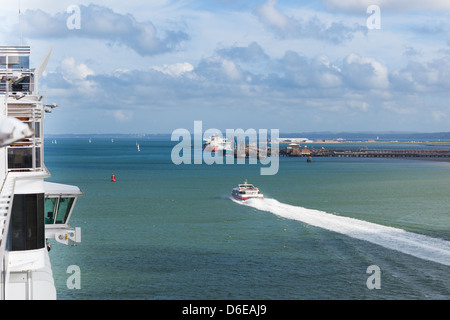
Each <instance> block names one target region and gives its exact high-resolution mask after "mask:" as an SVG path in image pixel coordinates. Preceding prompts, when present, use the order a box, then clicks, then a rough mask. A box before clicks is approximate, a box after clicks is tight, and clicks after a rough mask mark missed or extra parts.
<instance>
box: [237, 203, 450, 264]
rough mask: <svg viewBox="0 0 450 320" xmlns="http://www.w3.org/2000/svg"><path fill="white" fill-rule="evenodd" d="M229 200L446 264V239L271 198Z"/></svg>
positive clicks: (449, 249)
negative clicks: (297, 205)
mask: <svg viewBox="0 0 450 320" xmlns="http://www.w3.org/2000/svg"><path fill="white" fill-rule="evenodd" d="M232 200H233V201H235V202H236V203H239V204H242V205H246V206H250V207H253V208H256V209H258V210H262V211H268V212H271V213H273V214H275V215H277V216H280V217H283V218H287V219H292V220H297V221H301V222H304V223H307V224H309V225H312V226H315V227H319V228H322V229H327V230H330V231H334V232H338V233H341V234H344V235H347V236H349V237H352V238H356V239H360V240H365V241H369V242H371V243H374V244H377V245H380V246H383V247H385V248H388V249H392V250H397V251H400V252H402V253H405V254H409V255H412V256H415V257H417V258H421V259H425V260H429V261H434V262H437V263H440V264H444V265H447V266H450V242H449V241H446V240H442V239H437V238H432V237H428V236H424V235H421V234H417V233H412V232H407V231H405V230H402V229H398V228H393V227H387V226H383V225H379V224H376V223H372V222H367V221H363V220H358V219H354V218H348V217H342V216H337V215H334V214H330V213H326V212H324V211H320V210H313V209H307V208H302V207H296V206H292V205H289V204H284V203H280V202H278V201H277V200H275V199H264V200H261V199H249V200H247V201H237V200H234V199H232Z"/></svg>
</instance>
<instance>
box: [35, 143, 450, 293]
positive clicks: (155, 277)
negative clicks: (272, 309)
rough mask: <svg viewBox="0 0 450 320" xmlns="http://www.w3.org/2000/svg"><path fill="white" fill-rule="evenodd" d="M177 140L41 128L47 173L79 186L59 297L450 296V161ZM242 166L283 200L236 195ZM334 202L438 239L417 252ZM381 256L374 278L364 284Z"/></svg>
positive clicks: (58, 267)
mask: <svg viewBox="0 0 450 320" xmlns="http://www.w3.org/2000/svg"><path fill="white" fill-rule="evenodd" d="M136 142H138V143H139V145H140V149H141V151H140V152H138V151H137V148H136ZM174 145H175V143H174V142H171V141H164V140H152V139H144V138H140V139H138V140H136V139H131V138H115V139H114V142H111V139H100V138H99V139H93V140H92V142H91V143H89V142H88V140H87V139H85V138H73V139H72V138H70V139H69V138H65V139H58V140H57V144H52V143H51V141H50V140H48V141H46V146H45V159H44V160H45V164H46V166H47V168H48V169H49V171H50V172H51V174H52V177H51V178H50V179H49V180H50V181H54V182H60V183H66V184H73V185H77V186H79V187H80V188H81V189H82V191H83V192H84V195H83V196H82V197H80V198H79V199H78V202H77V205H76V207H75V211H74V213H73V217H72V219H71V221H70V224H71V226H72V227H76V226H78V227H81V229H82V241H81V243H79V244H77V245H76V246H74V247H72V246H69V247H66V246H64V245H62V244H59V243H56V242H54V241H52V250H51V251H50V259H51V263H52V267H53V273H54V278H55V284H56V287H57V291H58V298H59V299H74V300H90V299H130V300H132V299H149V300H160V299H163V300H175V299H176V300H180V299H181V300H184V299H190V300H191V299H194V300H195V299H212V300H216V299H258V300H260V299H276V300H279V299H282V300H299V299H333V300H334V299H449V298H450V278H449V276H448V274H449V272H450V267H449V265H447V264H446V263H445V262H446V260H445V254H449V252H450V247H449V245H448V243H449V242H450V197H449V194H450V163H448V162H437V161H418V160H402V159H367V158H364V159H358V158H316V159H314V161H313V162H312V163H307V162H306V161H305V158H283V157H281V158H280V168H279V171H278V173H277V174H276V175H272V176H262V175H260V165H259V164H256V165H249V164H246V165H238V164H234V165H217V164H216V165H206V164H202V165H194V164H192V165H183V164H182V165H178V166H177V165H175V164H173V163H172V161H171V158H170V154H171V150H172V148H173V146H174ZM113 173H114V174H115V176H116V179H117V182H115V183H112V182H110V178H111V174H113ZM244 179H247V180H248V182H250V183H253V184H255V185H256V186H258V187H259V188H260V190H261V191H262V192H263V193H264V195H265V197H266V199H265V200H263V201H266V200H267V203H272V205H273V206H272V209H273V208H275V209H276V210H272V209H271V208H269V207H268V206H267V207H264V206H263V207H261V208H257V206H252V205H242V204H239V203H236V202H235V201H232V200H231V199H230V192H231V189H232V188H233V187H235V186H236V185H237V184H238V183H242V182H243V181H244ZM287 205H289V206H287ZM306 209H314V210H317V212H319V213H320V215H322V214H323V215H324V218H323V219H325V220H323V221H322V222H323V223H324V226H325V227H318V226H314V225H311V224H309V223H306V222H304V221H301V219H302V217H301V215H302V212H303V211H305V210H306ZM274 212H280V213H281V214H274ZM320 215H318V216H317V219H319V216H320ZM330 215H331V216H330ZM332 216H333V217H334V216H339V217H349V218H354V219H356V220H355V223H356V222H357V221H366V222H371V223H374V224H375V225H377V226H378V225H380V226H388V227H393V228H395V229H401V230H404V231H406V232H410V233H412V234H413V240H414V241H416V238H415V235H419V237H417V238H418V239H419V240H417V241H418V242H419V243H420V236H426V237H427V239H437V240H436V244H434V243H432V244H431V245H427V247H425V246H424V247H422V246H421V247H420V250H419V251H423V254H422V255H421V256H420V257H417V256H414V255H411V254H409V253H405V252H403V251H402V250H399V249H398V248H397V249H396V247H395V244H396V243H395V241H390V242H389V241H388V244H386V245H380V244H376V243H372V242H370V241H366V240H364V239H358V238H355V237H352V236H349V234H350V235H351V234H352V232H356V231H355V230H356V229H355V226H356V224H352V223H351V222H346V223H345V224H343V225H337V224H335V222H334V220H332V219H329V218H331V217H332ZM327 219H329V220H327ZM328 226H330V227H333V228H334V229H335V231H331V230H329V229H328ZM376 236H379V237H381V238H383V237H384V238H386V236H385V235H383V234H382V232H380V234H376ZM439 250H440V251H439ZM432 252H443V254H442V256H443V258H442V261H437V262H436V261H431V260H430V259H428V258H427V257H428V253H432ZM439 259H440V258H439ZM439 259H438V260H439ZM71 265H76V266H78V267H79V268H80V279H81V288H80V289H69V288H68V287H67V284H66V281H67V279H68V278H69V276H70V274H69V273H67V272H66V271H67V268H68V267H69V266H71ZM373 265H376V266H378V267H379V269H380V277H379V278H380V281H381V287H380V288H379V289H369V288H368V286H367V281H368V278H369V277H370V276H371V274H370V273H368V272H367V268H368V267H369V266H373Z"/></svg>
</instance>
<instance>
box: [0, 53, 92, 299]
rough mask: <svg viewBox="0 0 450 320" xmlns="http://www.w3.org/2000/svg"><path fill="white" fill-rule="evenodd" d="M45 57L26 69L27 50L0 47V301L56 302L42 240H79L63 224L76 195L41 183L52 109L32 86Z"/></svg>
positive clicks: (70, 188)
mask: <svg viewBox="0 0 450 320" xmlns="http://www.w3.org/2000/svg"><path fill="white" fill-rule="evenodd" d="M50 53H51V50H49V52H48V53H47V55H46V56H45V58H44V59H43V60H42V62H41V64H40V65H39V66H38V68H36V69H32V68H30V66H29V61H30V47H28V46H17V47H13V46H0V127H1V130H0V131H1V132H5V133H6V134H5V135H1V136H0V140H1V141H2V143H1V148H0V159H3V160H2V161H0V186H1V190H0V203H1V205H0V271H1V273H0V274H1V279H0V299H2V300H54V299H56V287H55V284H54V279H53V272H52V267H51V263H50V256H49V251H50V243H49V242H48V240H50V239H52V240H55V241H56V242H58V243H62V244H65V245H68V244H69V243H75V242H80V241H81V229H80V228H72V227H70V225H69V220H70V218H71V215H72V212H73V209H74V206H75V203H76V200H77V198H78V197H79V196H81V195H82V194H83V193H82V191H81V190H80V189H79V188H78V187H76V186H71V185H65V184H59V183H51V182H46V181H44V179H46V178H49V177H50V172H49V171H48V170H47V167H46V166H45V164H44V159H45V157H44V118H45V113H51V109H52V108H54V107H56V105H44V104H43V103H42V102H41V101H42V96H41V94H40V92H39V91H38V82H39V77H40V76H41V75H42V73H43V72H44V70H45V67H46V65H47V62H48V59H49V57H50ZM11 124H12V125H11ZM20 126H24V128H23V129H20V130H17V129H19V128H20ZM7 131H10V134H7ZM5 138H6V139H5ZM52 143H54V144H56V143H57V142H56V140H54V141H52ZM53 258H57V256H54V257H53Z"/></svg>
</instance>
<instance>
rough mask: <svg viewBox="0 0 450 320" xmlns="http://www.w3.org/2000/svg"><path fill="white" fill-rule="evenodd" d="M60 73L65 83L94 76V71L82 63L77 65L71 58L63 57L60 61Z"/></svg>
mask: <svg viewBox="0 0 450 320" xmlns="http://www.w3.org/2000/svg"><path fill="white" fill-rule="evenodd" d="M61 73H62V75H63V77H64V79H66V80H67V81H72V80H83V79H86V77H87V76H91V75H94V71H92V70H91V69H90V68H89V67H88V66H87V65H85V64H84V63H79V64H77V63H76V62H75V58H73V57H65V58H64V59H63V60H62V61H61Z"/></svg>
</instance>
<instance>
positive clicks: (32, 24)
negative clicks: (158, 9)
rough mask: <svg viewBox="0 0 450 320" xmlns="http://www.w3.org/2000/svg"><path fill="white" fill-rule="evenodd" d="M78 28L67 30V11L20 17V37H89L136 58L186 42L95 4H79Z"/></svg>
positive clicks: (181, 35) (32, 12)
mask: <svg viewBox="0 0 450 320" xmlns="http://www.w3.org/2000/svg"><path fill="white" fill-rule="evenodd" d="M79 8H80V17H81V24H80V28H79V29H73V30H72V29H69V28H67V25H66V21H67V19H68V18H69V17H70V14H68V13H67V12H65V11H63V12H58V13H56V14H55V15H51V14H49V13H47V12H45V11H43V10H40V9H37V10H26V11H25V13H24V14H23V19H22V20H23V30H24V35H25V36H26V37H28V38H32V39H36V38H37V39H60V38H70V37H75V38H77V37H78V38H89V39H100V40H104V41H108V42H110V43H116V44H119V45H123V46H127V47H129V48H131V49H133V50H134V51H135V52H137V53H138V54H140V55H143V56H150V55H156V54H161V53H166V52H171V51H174V50H176V49H177V47H178V46H179V45H180V43H181V42H183V41H185V40H187V39H188V35H187V34H186V33H185V32H183V31H173V30H166V31H165V32H164V33H163V35H161V34H158V31H157V29H156V27H155V26H154V25H153V23H152V22H150V21H144V22H139V21H137V20H136V19H135V17H134V16H133V15H131V14H119V13H117V12H114V11H113V10H112V9H110V8H107V7H103V6H100V5H96V4H90V5H88V6H83V5H80V6H79Z"/></svg>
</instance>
